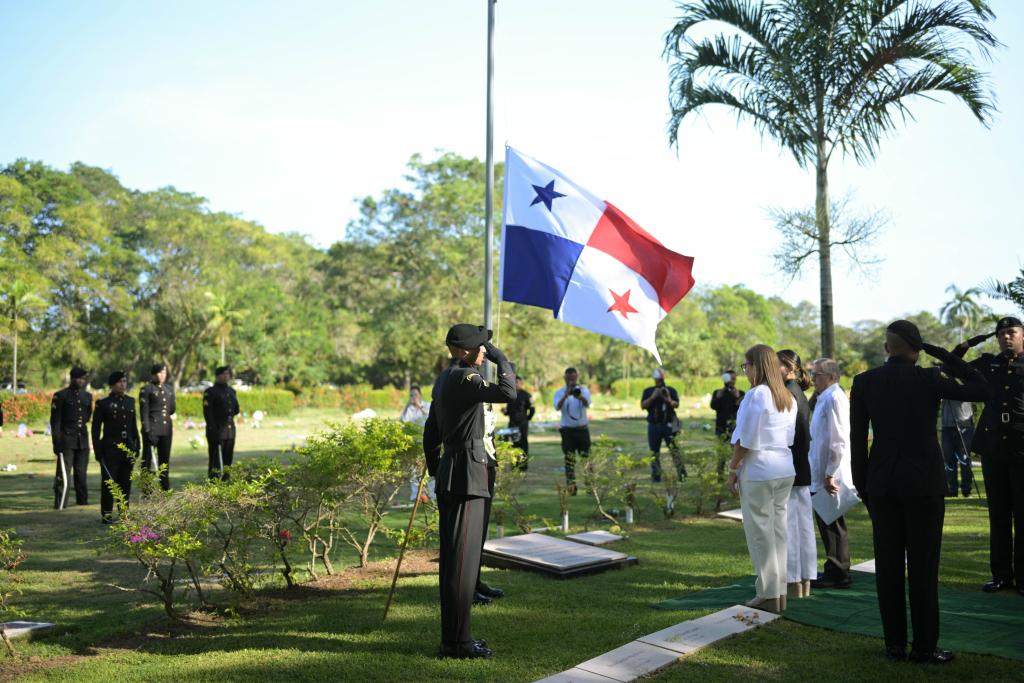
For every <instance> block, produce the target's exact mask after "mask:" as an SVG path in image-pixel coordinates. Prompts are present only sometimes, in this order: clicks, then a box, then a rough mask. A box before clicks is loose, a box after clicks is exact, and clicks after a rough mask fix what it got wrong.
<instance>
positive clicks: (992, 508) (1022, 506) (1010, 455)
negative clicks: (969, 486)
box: [981, 447, 1024, 585]
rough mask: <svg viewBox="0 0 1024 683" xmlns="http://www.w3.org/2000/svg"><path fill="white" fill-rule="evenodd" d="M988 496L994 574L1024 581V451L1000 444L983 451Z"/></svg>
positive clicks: (990, 553)
mask: <svg viewBox="0 0 1024 683" xmlns="http://www.w3.org/2000/svg"><path fill="white" fill-rule="evenodd" d="M981 474H982V476H983V477H984V478H985V493H986V495H987V496H988V527H989V562H990V564H991V566H992V578H993V579H995V580H997V581H1013V580H1014V578H1016V579H1017V581H1018V582H1019V583H1021V584H1022V585H1024V452H1021V453H1014V452H1013V450H1012V449H1010V448H1005V447H997V448H996V449H995V450H994V451H992V452H990V453H987V454H985V455H982V457H981Z"/></svg>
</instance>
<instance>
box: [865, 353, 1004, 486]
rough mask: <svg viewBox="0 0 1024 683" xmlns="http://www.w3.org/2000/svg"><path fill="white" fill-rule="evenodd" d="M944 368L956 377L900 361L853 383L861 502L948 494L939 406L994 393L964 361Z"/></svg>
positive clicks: (976, 399)
mask: <svg viewBox="0 0 1024 683" xmlns="http://www.w3.org/2000/svg"><path fill="white" fill-rule="evenodd" d="M943 368H944V369H945V370H946V371H947V372H948V373H949V375H952V376H948V375H946V374H945V373H944V372H942V371H941V370H940V369H939V368H921V367H918V366H917V365H915V364H914V363H912V362H910V361H908V360H904V359H901V358H895V357H894V358H890V359H889V360H888V361H886V363H885V365H883V366H881V367H878V368H872V369H871V370H868V371H867V372H862V373H861V374H859V375H857V376H856V377H854V378H853V388H852V389H851V391H850V452H851V465H852V469H853V485H854V486H855V487H856V488H857V491H858V493H859V494H860V496H861V498H863V497H864V496H865V495H867V496H942V495H944V494H945V493H946V466H945V463H944V461H943V459H942V450H941V449H940V448H939V442H938V437H937V435H936V434H937V432H936V429H935V423H936V420H937V418H938V411H939V401H940V400H941V399H944V398H952V399H956V400H958V401H984V400H985V399H987V398H988V397H989V394H990V391H989V387H988V384H987V383H986V382H985V379H984V377H982V375H981V373H980V372H978V371H977V370H975V369H974V368H972V367H970V366H969V365H968V364H967V363H966V362H964V361H963V360H961V359H959V358H955V359H952V360H950V361H949V362H948V363H946V365H944V366H943ZM957 379H960V380H962V381H963V383H962V384H961V383H960V382H958V381H957ZM869 424H870V426H871V431H872V435H873V439H872V443H871V450H870V455H869V452H868V425H869Z"/></svg>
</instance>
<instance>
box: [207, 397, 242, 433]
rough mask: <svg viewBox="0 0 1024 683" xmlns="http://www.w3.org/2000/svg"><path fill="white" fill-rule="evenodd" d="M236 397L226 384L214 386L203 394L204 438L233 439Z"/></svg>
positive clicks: (236, 413)
mask: <svg viewBox="0 0 1024 683" xmlns="http://www.w3.org/2000/svg"><path fill="white" fill-rule="evenodd" d="M238 412H239V409H238V396H237V395H236V394H235V390H234V389H232V388H231V387H229V386H228V385H226V384H214V385H213V386H212V387H210V388H209V389H207V390H206V391H204V392H203V419H205V420H206V436H207V438H210V439H215V440H217V441H223V440H225V439H233V438H235V415H238Z"/></svg>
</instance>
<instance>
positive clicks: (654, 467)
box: [640, 368, 686, 482]
mask: <svg viewBox="0 0 1024 683" xmlns="http://www.w3.org/2000/svg"><path fill="white" fill-rule="evenodd" d="M652 376H653V377H654V386H653V387H647V388H646V389H644V393H643V395H642V396H641V397H640V407H641V408H643V409H644V410H646V411H647V445H648V447H649V448H650V449H651V481H653V482H659V481H661V444H662V443H664V444H665V445H666V446H668V452H669V453H671V454H672V462H673V463H674V464H675V466H676V478H677V479H678V480H679V481H682V480H683V478H684V477H685V476H686V465H684V464H683V459H682V457H681V456H680V455H679V447H678V446H677V445H676V434H678V433H679V430H680V427H681V426H680V424H679V418H678V417H676V408H678V407H679V394H678V392H676V390H675V389H673V388H672V387H670V386H668V385H667V384H665V371H664V370H663V369H662V368H655V369H654V372H653V373H652Z"/></svg>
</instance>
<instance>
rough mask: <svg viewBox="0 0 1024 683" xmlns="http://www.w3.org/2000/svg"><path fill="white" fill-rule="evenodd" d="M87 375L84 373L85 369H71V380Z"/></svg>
mask: <svg viewBox="0 0 1024 683" xmlns="http://www.w3.org/2000/svg"><path fill="white" fill-rule="evenodd" d="M88 374H89V373H88V372H86V370H85V368H71V379H78V378H79V377H85V376H86V375H88Z"/></svg>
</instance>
